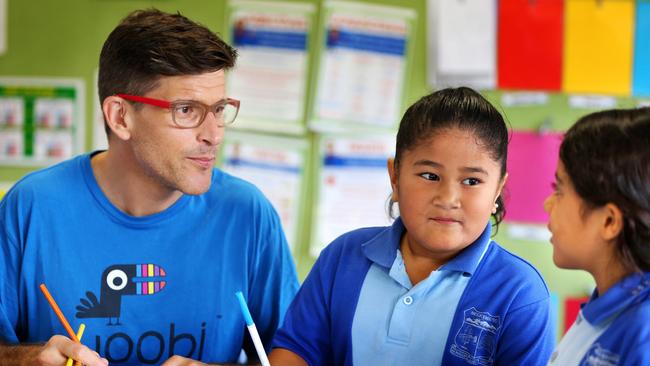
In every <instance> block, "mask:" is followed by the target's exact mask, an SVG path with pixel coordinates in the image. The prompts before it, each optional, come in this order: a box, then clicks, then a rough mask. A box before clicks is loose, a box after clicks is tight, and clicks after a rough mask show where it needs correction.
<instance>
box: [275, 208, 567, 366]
mask: <svg viewBox="0 0 650 366" xmlns="http://www.w3.org/2000/svg"><path fill="white" fill-rule="evenodd" d="M404 231H405V228H404V225H403V224H402V221H401V220H400V219H397V220H396V221H395V222H394V223H393V225H392V226H390V227H375V228H364V229H359V230H355V231H352V232H349V233H347V234H344V235H342V236H341V237H339V238H338V239H336V240H335V241H333V242H332V243H331V244H330V245H329V246H328V247H327V248H325V249H324V250H323V252H322V253H321V255H320V256H319V258H318V260H317V261H316V264H315V265H314V267H313V268H312V270H311V272H310V274H309V275H308V276H307V279H306V280H305V282H304V284H303V286H302V287H301V289H300V290H299V292H298V294H297V295H296V298H295V299H294V301H293V302H292V304H291V305H290V307H289V310H288V312H287V315H286V318H285V321H284V324H283V326H282V327H281V328H280V330H279V331H278V333H277V334H276V337H275V339H274V347H279V348H285V349H288V350H290V351H292V352H294V353H296V354H298V355H299V356H300V357H302V358H303V359H304V360H305V361H306V362H307V363H308V364H309V365H352V364H355V365H394V364H400V362H402V360H406V361H403V362H406V363H405V364H411V361H412V360H415V361H413V362H422V363H427V364H434V365H435V364H436V363H434V362H435V361H434V358H433V357H436V356H435V354H434V352H430V351H427V352H430V353H428V354H422V355H420V354H418V353H417V352H419V351H418V350H416V348H418V349H419V348H420V347H423V346H421V345H423V344H425V343H426V344H427V345H428V347H430V348H436V349H438V351H435V352H436V354H437V352H440V353H441V354H442V356H441V360H439V361H438V363H437V364H441V365H445V366H456V365H486V366H490V365H544V364H546V362H547V361H548V359H549V358H550V355H551V352H552V349H553V344H554V325H553V324H552V320H551V316H550V315H551V314H550V301H549V293H548V290H547V288H546V285H545V284H544V282H543V280H542V278H541V276H540V275H539V273H538V272H537V271H536V270H535V269H534V268H533V267H532V266H531V265H530V264H528V263H527V262H525V261H524V260H522V259H520V258H518V257H516V256H514V255H512V254H511V253H509V252H507V251H505V250H504V249H503V248H501V247H500V246H499V245H498V244H497V243H495V242H493V241H490V240H489V237H490V232H491V231H490V227H489V225H486V229H485V232H484V233H482V234H481V237H480V238H479V239H478V240H477V242H475V243H473V244H472V245H471V246H469V247H468V248H466V249H465V250H463V251H462V252H461V253H460V254H459V255H458V256H457V257H456V259H457V261H456V260H453V261H450V262H449V263H447V265H445V269H444V270H439V271H436V272H439V274H438V275H437V276H436V275H434V276H432V277H431V278H429V279H427V280H425V281H424V283H425V285H424V286H422V288H423V289H424V288H425V287H430V290H437V286H440V284H442V283H446V284H450V285H453V286H464V289H462V290H461V289H458V288H455V289H454V290H453V291H450V292H448V293H447V292H445V293H444V294H439V296H438V297H439V298H440V299H441V300H440V301H446V302H447V304H448V306H446V307H450V306H449V304H453V303H454V302H456V303H457V305H456V306H451V307H452V308H453V314H452V315H448V313H446V311H449V309H447V310H446V311H445V312H442V313H441V312H440V311H439V310H440V309H439V308H432V309H427V306H431V304H430V303H428V301H427V300H428V299H427V296H429V294H428V291H424V290H422V293H420V292H419V291H420V290H419V288H418V286H415V287H412V288H411V289H410V290H409V291H411V292H412V293H411V295H410V296H411V297H410V298H408V296H409V295H407V293H408V291H406V292H404V293H403V294H402V293H401V292H402V291H404V290H405V289H404V286H402V285H403V284H404V283H405V282H404V277H403V273H402V275H400V274H399V273H400V272H401V270H399V268H397V269H394V270H393V268H394V265H396V266H399V262H400V261H399V260H397V261H396V259H397V253H398V248H399V242H400V239H401V237H402V235H403V234H404ZM481 248H483V249H484V253H483V251H482V250H481ZM481 256H482V258H481ZM379 262H380V263H381V265H379V264H378V263H379ZM472 263H473V264H472ZM474 265H475V268H471V267H473V266H474ZM377 267H383V270H384V273H385V271H387V269H386V268H388V273H389V275H387V276H388V277H389V278H390V280H391V281H393V282H395V281H396V280H395V278H397V282H398V283H400V286H402V289H401V290H400V289H393V290H392V292H391V291H388V292H387V293H386V295H385V296H386V297H387V298H388V299H385V300H382V302H383V303H375V304H372V303H370V302H371V300H372V297H373V296H377V297H376V298H379V297H380V296H379V294H372V292H373V291H372V289H373V288H374V287H375V286H376V285H377V284H376V283H374V281H376V280H377V277H376V276H378V275H379V273H377V271H378V269H381V268H377ZM373 268H374V269H373ZM391 270H393V271H394V272H393V276H391V275H390V271H391ZM468 270H471V271H469V272H468ZM461 272H462V273H465V272H467V273H469V277H467V278H468V280H467V283H466V284H463V283H462V281H454V279H453V278H446V279H440V278H437V277H446V276H453V275H454V274H457V273H461ZM429 281H430V282H429ZM366 282H367V285H366ZM378 286H381V285H378ZM368 289H369V290H368ZM456 291H458V292H460V293H461V294H460V296H459V298H458V299H457V300H455V299H454V298H455V297H457V296H458V295H454V292H456ZM398 293H399V294H401V296H399V297H398V295H397V294H398ZM413 295H415V297H414V296H413ZM425 295H426V296H425ZM431 296H433V295H431ZM423 299H425V300H424V301H423ZM399 301H401V303H402V304H404V305H409V306H411V305H414V304H415V306H416V307H423V309H422V310H420V309H417V310H416V311H415V312H413V311H411V312H409V311H398V312H397V313H394V312H393V310H394V308H395V307H398V306H401V305H399ZM407 302H408V303H410V304H407ZM382 306H383V307H384V309H383V310H382V309H381V308H380V307H382ZM371 311H376V313H377V316H376V318H375V319H374V321H375V322H376V323H383V325H382V324H377V325H374V326H372V327H373V328H375V329H374V330H373V328H370V329H366V328H367V324H368V323H369V322H371V321H372V313H370V312H371ZM386 311H390V312H391V313H390V314H386ZM413 314H415V315H413ZM445 314H447V315H445ZM392 316H397V317H398V318H401V319H392ZM409 317H413V319H409ZM447 318H451V321H450V325H449V326H447V325H444V324H443V323H444V321H445V319H447ZM437 320H440V321H441V322H440V324H438V323H437ZM409 322H411V324H412V326H410V325H409V324H408V323H409ZM447 322H449V320H447ZM364 323H365V324H366V325H364ZM397 323H406V324H400V325H397V327H395V328H390V329H389V325H394V324H397ZM431 324H436V326H437V327H439V328H429V329H427V328H428V327H430V325H431ZM381 326H383V327H384V329H385V334H381V331H380V330H377V329H376V328H377V327H381ZM361 328H363V329H361ZM403 330H407V331H409V330H410V331H411V334H410V335H406V334H404V333H403ZM414 330H415V331H414ZM420 331H422V333H420ZM363 332H368V333H363ZM389 332H390V333H389ZM441 332H442V335H440V334H436V333H441ZM356 337H375V338H367V339H363V338H359V339H357V338H356ZM391 338H392V339H391ZM405 338H408V340H409V341H408V343H409V344H408V345H407V346H406V348H405V351H404V352H403V355H398V356H396V355H393V351H392V349H391V350H388V348H386V347H397V345H396V344H393V343H400V341H403V340H404V339H405ZM393 340H396V342H393V343H390V341H393ZM427 341H428V343H427ZM363 342H368V343H372V345H370V347H376V348H377V349H378V350H377V352H378V353H379V352H382V355H384V357H379V356H377V357H370V356H366V358H364V357H362V355H363V354H364V353H366V354H367V350H364V349H363V348H361V347H363V346H360V345H359V344H361V343H363ZM389 343H390V344H389ZM402 343H404V342H402ZM357 347H358V348H360V349H359V350H356V348H357ZM409 347H413V348H412V349H409ZM395 357H401V358H395ZM419 357H427V358H426V359H424V360H422V361H418V358H419Z"/></svg>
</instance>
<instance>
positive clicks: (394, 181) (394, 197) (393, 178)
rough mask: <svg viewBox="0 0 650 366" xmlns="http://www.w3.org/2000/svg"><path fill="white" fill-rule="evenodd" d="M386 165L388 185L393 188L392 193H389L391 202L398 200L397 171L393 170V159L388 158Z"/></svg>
mask: <svg viewBox="0 0 650 366" xmlns="http://www.w3.org/2000/svg"><path fill="white" fill-rule="evenodd" d="M386 165H387V167H388V176H389V177H390V186H391V188H392V189H393V193H391V196H390V199H391V200H392V201H393V202H398V201H399V196H398V194H397V172H396V171H395V159H393V158H388V161H387V162H386Z"/></svg>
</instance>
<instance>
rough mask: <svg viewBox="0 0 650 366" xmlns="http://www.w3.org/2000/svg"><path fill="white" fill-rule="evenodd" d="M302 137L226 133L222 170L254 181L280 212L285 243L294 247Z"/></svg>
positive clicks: (297, 225)
mask: <svg viewBox="0 0 650 366" xmlns="http://www.w3.org/2000/svg"><path fill="white" fill-rule="evenodd" d="M306 149H307V143H306V141H303V140H299V139H282V138H274V137H272V136H261V135H253V134H234V133H229V135H228V137H227V141H226V143H225V146H224V149H223V151H222V154H224V155H223V170H224V171H226V172H229V173H231V174H233V175H234V176H237V177H240V178H242V179H244V180H247V181H249V182H251V183H253V184H254V185H256V186H257V187H258V188H259V189H260V190H261V191H262V193H264V195H265V196H266V197H267V198H268V199H269V201H270V202H271V204H272V205H273V207H274V208H275V210H276V211H277V212H278V215H279V216H280V221H281V222H282V228H283V229H284V232H285V235H286V237H287V241H288V243H289V246H290V247H291V248H292V249H293V248H295V247H296V243H297V240H298V235H299V230H300V229H301V227H300V224H301V223H302V222H301V221H300V220H299V219H300V217H299V214H300V204H301V202H300V200H301V192H302V189H303V184H304V183H303V180H304V179H303V171H304V169H305V152H306Z"/></svg>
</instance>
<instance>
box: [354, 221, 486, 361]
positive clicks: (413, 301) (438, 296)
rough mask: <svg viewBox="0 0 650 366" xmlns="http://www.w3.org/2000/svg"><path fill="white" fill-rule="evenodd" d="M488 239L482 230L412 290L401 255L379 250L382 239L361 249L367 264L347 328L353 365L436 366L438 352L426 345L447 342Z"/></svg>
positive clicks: (383, 247) (380, 236)
mask: <svg viewBox="0 0 650 366" xmlns="http://www.w3.org/2000/svg"><path fill="white" fill-rule="evenodd" d="M489 233H490V230H485V231H484V232H483V234H482V235H481V237H480V238H479V239H478V240H476V242H475V243H473V244H472V245H471V246H469V247H468V248H467V250H465V251H463V252H462V253H461V254H460V255H458V256H457V257H456V258H454V259H452V260H451V261H450V262H449V263H447V264H446V265H444V266H442V267H441V268H440V269H439V270H437V271H433V272H431V274H430V275H429V277H428V278H426V279H425V280H423V281H421V282H420V283H418V284H417V285H416V286H413V285H412V284H411V280H410V279H409V277H408V273H407V272H406V267H405V266H404V260H403V258H402V255H401V252H400V251H399V250H397V255H395V254H393V253H391V252H388V251H386V250H385V248H386V246H385V245H384V243H385V241H386V240H387V238H386V236H385V235H378V236H377V237H375V238H374V239H372V240H370V241H369V242H367V243H365V244H364V248H363V249H364V252H365V254H366V257H368V259H370V260H371V261H372V262H373V263H372V265H371V266H370V269H369V271H368V274H367V275H366V279H365V281H364V283H363V286H362V287H361V294H360V296H359V302H358V304H357V309H356V312H355V315H354V321H353V323H352V353H353V361H354V363H355V364H364V363H365V364H369V365H379V364H382V363H384V364H392V365H411V366H418V365H427V366H428V365H439V364H440V362H441V361H442V356H443V348H442V347H432V346H431V345H432V344H433V345H435V344H438V345H442V344H445V342H446V341H447V334H448V333H449V328H450V327H451V322H452V320H453V319H454V314H455V312H456V307H457V306H458V301H459V300H460V297H461V295H462V294H463V291H464V290H465V287H466V286H467V284H468V282H469V278H470V276H471V274H472V273H473V272H474V270H475V269H476V267H477V266H478V264H479V262H480V260H481V258H482V257H483V255H484V254H485V252H486V251H487V248H488V246H489V244H490V236H489ZM391 261H392V265H391ZM432 314H435V316H431V315H432Z"/></svg>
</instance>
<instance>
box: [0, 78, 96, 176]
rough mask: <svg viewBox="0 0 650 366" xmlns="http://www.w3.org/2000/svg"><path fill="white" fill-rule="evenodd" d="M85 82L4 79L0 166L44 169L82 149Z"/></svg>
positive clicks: (0, 97) (0, 103) (0, 100)
mask: <svg viewBox="0 0 650 366" xmlns="http://www.w3.org/2000/svg"><path fill="white" fill-rule="evenodd" d="M84 96H85V95H84V87H83V82H82V81H81V80H73V79H57V78H42V79H40V78H12V77H5V78H0V165H12V166H46V165H50V164H53V163H56V162H58V161H61V160H65V159H68V158H70V157H72V156H73V155H74V154H77V153H80V152H82V151H84V143H83V142H84V137H85V136H84V132H83V131H84V119H83V118H84V117H85V116H84V102H83V100H84Z"/></svg>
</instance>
